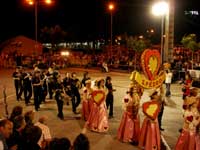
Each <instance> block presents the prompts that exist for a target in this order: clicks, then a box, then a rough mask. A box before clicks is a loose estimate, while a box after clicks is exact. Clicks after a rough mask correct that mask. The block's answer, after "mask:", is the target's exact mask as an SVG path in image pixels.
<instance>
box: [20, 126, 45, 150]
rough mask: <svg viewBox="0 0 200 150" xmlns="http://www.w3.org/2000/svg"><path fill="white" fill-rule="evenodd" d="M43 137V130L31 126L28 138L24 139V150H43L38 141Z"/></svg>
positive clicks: (27, 134)
mask: <svg viewBox="0 0 200 150" xmlns="http://www.w3.org/2000/svg"><path fill="white" fill-rule="evenodd" d="M41 135H42V130H41V129H40V128H39V127H38V126H30V127H29V130H28V132H27V133H26V137H23V138H24V139H23V140H24V141H23V142H24V144H23V148H22V150H41V148H40V146H39V145H38V141H39V139H40V137H41Z"/></svg>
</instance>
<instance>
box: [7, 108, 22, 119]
mask: <svg viewBox="0 0 200 150" xmlns="http://www.w3.org/2000/svg"><path fill="white" fill-rule="evenodd" d="M22 114H23V107H22V106H19V105H17V106H15V107H14V108H13V109H12V112H11V115H10V118H9V120H10V121H13V119H14V118H15V117H16V116H19V115H22Z"/></svg>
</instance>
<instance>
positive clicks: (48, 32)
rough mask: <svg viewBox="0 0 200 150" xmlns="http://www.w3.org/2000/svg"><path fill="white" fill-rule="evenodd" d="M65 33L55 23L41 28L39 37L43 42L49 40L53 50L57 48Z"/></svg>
mask: <svg viewBox="0 0 200 150" xmlns="http://www.w3.org/2000/svg"><path fill="white" fill-rule="evenodd" d="M66 35H67V33H66V32H65V31H64V30H62V28H61V27H60V26H59V25H56V26H55V27H50V28H49V27H44V28H43V29H41V35H40V37H41V39H42V41H43V42H50V43H51V44H52V49H53V50H57V49H58V44H59V43H61V42H63V41H64V40H65V38H66Z"/></svg>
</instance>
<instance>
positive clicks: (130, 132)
mask: <svg viewBox="0 0 200 150" xmlns="http://www.w3.org/2000/svg"><path fill="white" fill-rule="evenodd" d="M123 103H124V110H125V111H124V113H123V116H122V119H121V123H120V126H119V128H118V132H117V138H118V140H120V141H122V142H134V143H137V142H138V140H139V134H140V118H139V114H138V107H137V106H134V105H133V104H134V102H133V99H132V97H131V96H130V95H127V96H125V97H124V99H123Z"/></svg>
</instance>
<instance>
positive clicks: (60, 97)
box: [54, 75, 65, 120]
mask: <svg viewBox="0 0 200 150" xmlns="http://www.w3.org/2000/svg"><path fill="white" fill-rule="evenodd" d="M54 92H55V99H56V103H57V107H58V115H57V116H58V117H59V118H60V119H61V120H63V119H64V115H63V103H64V97H65V90H64V85H63V83H62V79H61V76H60V75H58V77H57V80H56V82H55V85H54Z"/></svg>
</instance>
